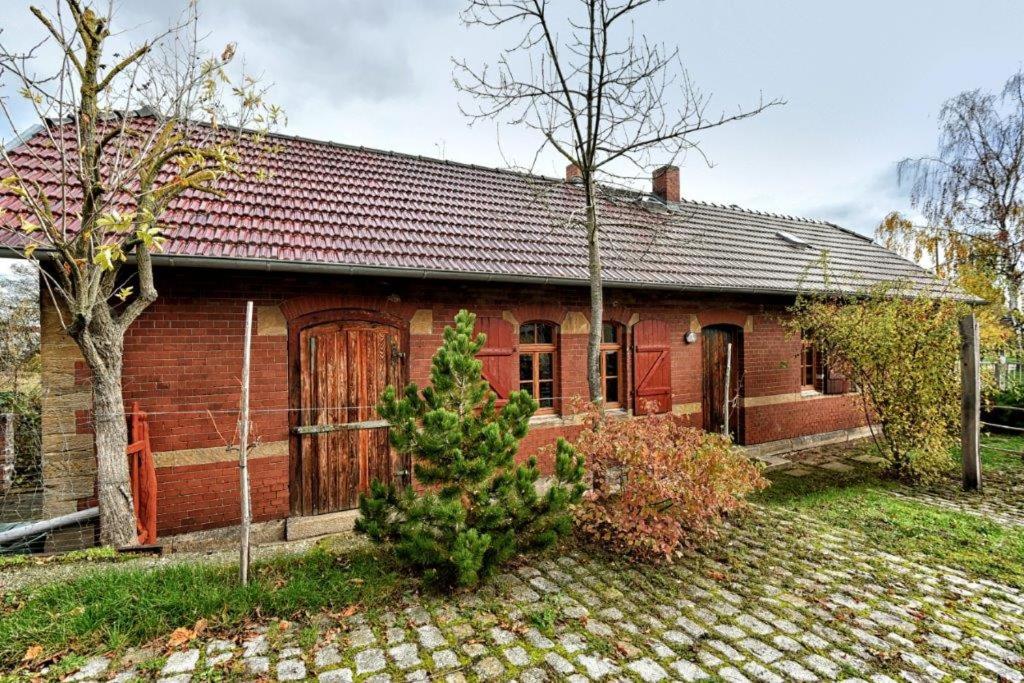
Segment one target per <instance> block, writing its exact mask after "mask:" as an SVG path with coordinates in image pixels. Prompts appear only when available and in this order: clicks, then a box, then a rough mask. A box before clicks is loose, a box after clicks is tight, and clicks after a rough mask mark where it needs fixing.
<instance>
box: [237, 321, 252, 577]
mask: <svg viewBox="0 0 1024 683" xmlns="http://www.w3.org/2000/svg"><path fill="white" fill-rule="evenodd" d="M251 346H252V302H251V301H249V302H247V303H246V305H245V348H244V349H243V351H242V410H241V415H240V416H239V418H238V419H239V424H238V434H239V440H240V442H239V446H238V470H239V475H240V478H241V482H240V491H241V499H242V524H241V547H240V548H239V558H238V578H239V579H240V581H241V583H242V585H243V586H246V585H248V584H249V526H250V524H251V522H252V513H251V511H250V509H249V462H248V458H249V358H250V347H251Z"/></svg>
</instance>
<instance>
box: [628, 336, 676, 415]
mask: <svg viewBox="0 0 1024 683" xmlns="http://www.w3.org/2000/svg"><path fill="white" fill-rule="evenodd" d="M633 368H634V370H633V377H635V378H636V381H635V384H636V389H634V391H633V412H634V413H635V414H636V415H646V414H647V413H649V412H654V413H667V412H668V411H670V410H672V350H671V344H670V340H669V327H668V323H666V322H665V321H663V320H641V321H640V322H638V323H637V324H636V325H634V326H633ZM649 407H650V409H648V408H649Z"/></svg>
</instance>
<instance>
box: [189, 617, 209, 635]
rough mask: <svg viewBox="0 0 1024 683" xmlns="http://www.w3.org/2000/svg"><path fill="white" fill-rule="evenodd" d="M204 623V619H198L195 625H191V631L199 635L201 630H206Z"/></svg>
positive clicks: (205, 622)
mask: <svg viewBox="0 0 1024 683" xmlns="http://www.w3.org/2000/svg"><path fill="white" fill-rule="evenodd" d="M206 624H207V621H206V619H200V620H199V621H197V622H196V625H195V626H193V627H192V632H193V633H194V634H195V635H197V636H198V635H200V634H201V633H202V632H203V631H205V630H206Z"/></svg>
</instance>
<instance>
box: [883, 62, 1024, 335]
mask: <svg viewBox="0 0 1024 683" xmlns="http://www.w3.org/2000/svg"><path fill="white" fill-rule="evenodd" d="M899 179H900V182H901V183H907V184H909V186H910V191H911V195H910V199H911V204H912V205H913V207H914V208H915V209H916V210H918V211H919V212H920V213H921V215H922V217H923V218H924V221H923V222H918V221H913V220H910V219H909V218H908V217H906V216H903V215H901V214H899V213H892V214H890V215H889V216H887V217H886V219H885V220H884V221H883V222H882V223H881V225H880V226H879V227H878V230H877V236H878V237H879V239H880V240H881V241H882V242H883V244H885V246H887V247H889V248H892V249H896V250H898V251H900V252H902V253H904V254H906V255H907V256H910V257H912V258H914V259H916V260H924V261H925V262H927V263H929V264H930V265H932V266H933V267H934V268H935V269H936V271H937V272H938V273H939V274H940V275H943V276H947V277H957V276H958V275H959V274H960V271H962V270H963V269H964V268H965V267H967V268H969V270H971V271H972V272H980V273H987V274H991V276H992V278H993V279H994V282H995V283H996V284H997V285H998V287H999V288H1000V289H1001V290H1002V293H1003V296H1004V298H1005V302H1006V305H1007V306H1008V307H1009V308H1010V309H1011V310H1012V311H1014V312H1015V313H1016V315H1017V316H1018V318H1019V317H1020V316H1021V308H1022V299H1021V294H1022V292H1021V289H1022V286H1024V70H1019V71H1018V72H1017V73H1015V74H1014V75H1013V76H1011V77H1010V78H1009V79H1008V80H1007V81H1006V83H1005V85H1004V86H1003V89H1002V92H997V93H993V92H985V91H982V90H968V91H966V92H962V93H960V94H959V95H957V96H955V97H952V98H950V99H949V100H947V101H946V102H945V104H943V106H942V109H941V110H940V111H939V143H938V148H937V150H936V152H935V153H934V154H932V155H928V156H923V157H917V158H907V159H904V160H903V161H901V162H900V164H899Z"/></svg>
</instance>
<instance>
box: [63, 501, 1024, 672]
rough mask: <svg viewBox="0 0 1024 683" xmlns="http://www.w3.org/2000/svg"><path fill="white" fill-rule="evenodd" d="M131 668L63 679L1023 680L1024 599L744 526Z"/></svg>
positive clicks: (549, 563) (798, 526) (750, 520)
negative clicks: (645, 562)
mask: <svg viewBox="0 0 1024 683" xmlns="http://www.w3.org/2000/svg"><path fill="white" fill-rule="evenodd" d="M314 628H315V629H316V630H315V631H314V630H313V629H314ZM300 643H304V646H303V645H300ZM193 645H195V644H193ZM138 659H139V656H138V654H137V653H135V654H133V653H127V655H126V656H125V657H124V658H122V659H121V660H120V661H116V662H110V661H108V660H106V659H103V658H99V659H95V660H91V661H90V662H88V663H87V664H86V665H85V667H84V668H82V669H81V671H80V672H79V673H78V674H76V675H75V676H73V677H72V679H73V680H96V679H109V678H112V677H113V678H114V679H115V680H119V681H124V680H131V679H132V678H133V677H134V676H136V675H138V676H139V677H141V678H158V679H160V680H164V681H174V682H178V681H181V682H184V681H189V680H211V679H212V680H220V679H243V680H244V679H277V680H302V679H319V680H320V681H324V682H341V681H354V680H359V681H374V682H379V681H405V680H427V679H435V680H446V681H463V680H511V679H515V680H518V681H540V680H570V681H586V680H640V681H660V680H683V681H694V680H702V679H707V680H724V681H730V682H732V681H747V680H751V681H767V682H774V681H782V680H795V681H815V680H870V681H878V682H884V681H895V680H906V681H910V682H911V683H913V682H916V681H946V680H958V679H959V680H964V681H971V680H992V681H996V680H1006V681H1024V674H1022V673H1021V671H1022V670H1024V593H1022V592H1021V591H1019V590H1016V589H1013V588H1010V587H1007V586H1002V585H999V584H997V583H994V582H991V581H987V580H982V581H978V580H973V579H972V578H971V577H969V576H967V575H965V574H964V573H963V572H961V571H958V570H956V569H953V568H948V567H943V566H939V565H936V564H929V563H928V562H924V561H921V560H920V559H915V558H908V557H898V556H895V555H891V554H888V553H884V552H880V551H879V550H878V549H877V548H872V547H871V546H870V543H869V542H868V541H867V540H866V539H865V538H864V537H862V536H861V535H859V534H857V533H856V532H850V531H845V530H838V529H836V528H834V527H831V526H829V525H826V524H823V523H821V522H818V521H816V520H813V519H810V518H807V517H802V516H798V515H794V514H792V513H784V512H782V511H776V510H764V509H756V510H754V511H752V512H751V514H750V515H749V516H748V517H747V518H746V519H745V520H744V521H743V523H742V524H739V525H737V526H736V527H735V528H731V529H729V530H727V531H726V533H725V534H724V536H723V537H722V538H721V539H719V542H718V543H716V544H714V546H713V549H712V550H711V551H709V554H708V555H704V554H697V553H694V554H691V555H689V556H687V557H685V558H683V559H682V560H680V561H679V562H677V563H675V564H674V565H672V566H667V567H661V568H644V567H637V566H631V565H629V564H626V563H623V562H621V561H615V560H611V559H603V558H600V557H597V556H594V555H591V554H588V553H585V552H582V551H573V552H571V553H568V554H566V555H563V556H560V557H553V558H547V559H541V560H537V561H534V562H532V563H530V564H525V565H522V566H519V567H516V568H512V569H511V570H510V571H509V572H508V573H505V574H502V575H500V576H498V577H496V578H495V579H494V580H493V581H492V582H491V583H490V584H489V585H488V586H486V587H484V588H483V589H481V590H479V591H476V592H473V593H464V594H459V595H457V596H455V597H452V598H448V599H444V598H440V597H429V598H428V597H424V598H416V599H413V600H412V601H411V602H408V603H406V604H400V605H394V606H393V607H391V606H387V607H385V608H383V609H382V610H377V611H375V613H374V616H373V617H369V616H367V615H365V614H356V615H353V616H351V617H349V618H340V619H333V618H329V617H327V616H322V617H321V618H320V620H319V621H317V622H314V623H313V624H302V625H291V626H290V627H289V628H287V629H285V630H281V629H279V628H277V627H276V625H270V628H267V629H262V631H261V632H251V633H248V634H243V635H240V636H238V637H237V638H234V639H229V640H220V639H217V640H209V641H206V642H203V643H201V644H198V645H195V646H194V647H193V648H192V649H185V650H180V651H176V652H174V653H173V654H172V655H170V656H169V657H167V658H166V659H165V660H162V659H161V660H156V661H150V662H148V664H147V665H146V669H145V671H146V672H147V673H146V674H145V675H142V674H137V673H136V671H135V670H133V669H132V668H131V664H129V663H125V662H130V661H133V660H135V661H137V660H138ZM141 670H142V669H139V670H138V671H141Z"/></svg>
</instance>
